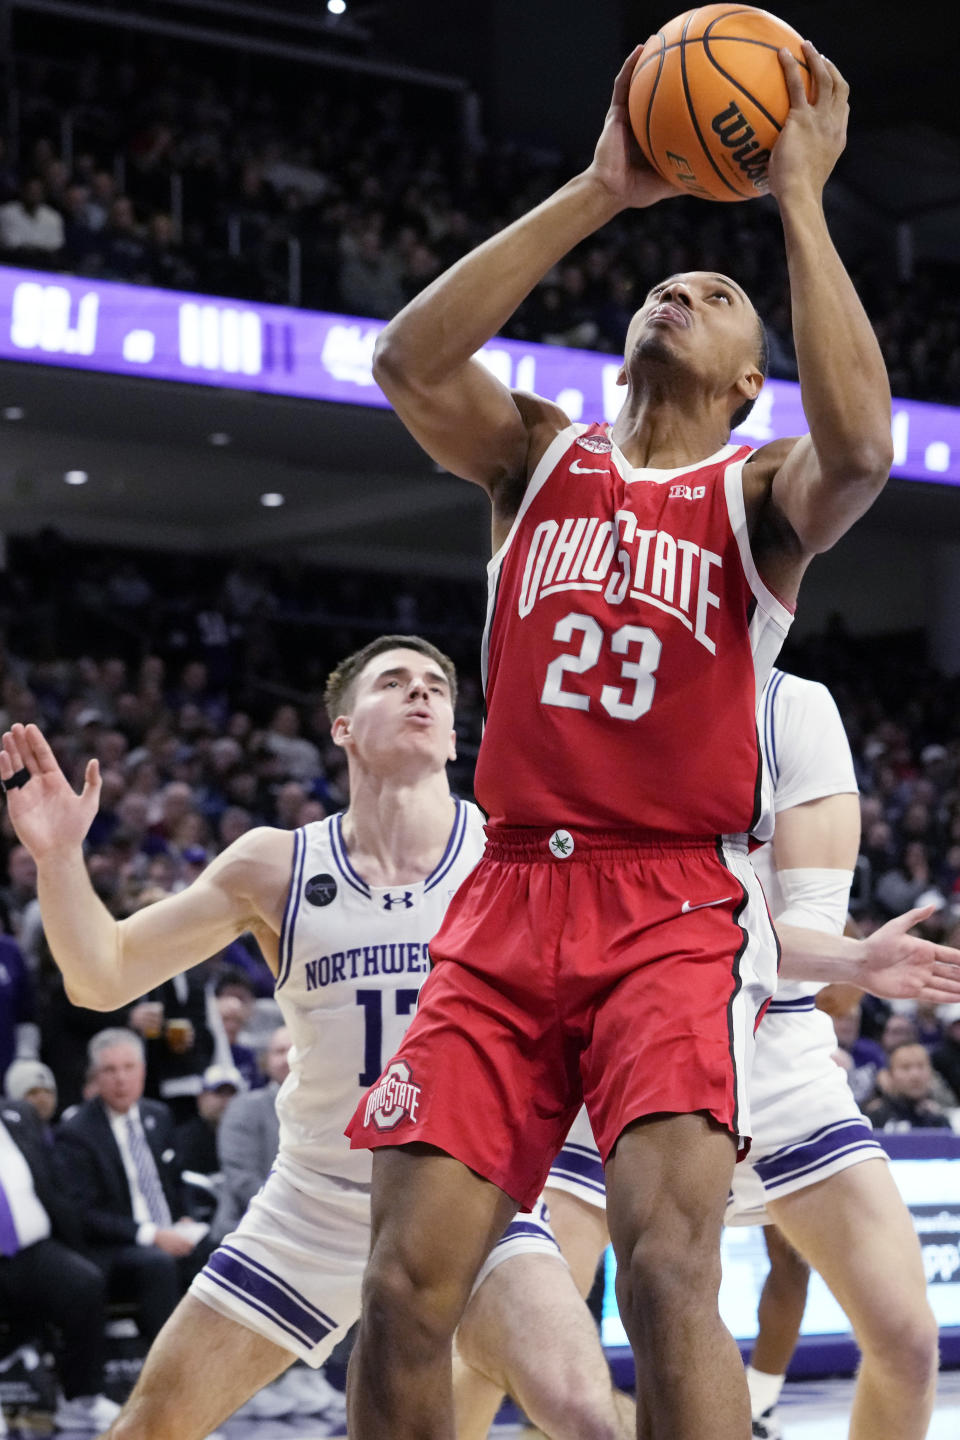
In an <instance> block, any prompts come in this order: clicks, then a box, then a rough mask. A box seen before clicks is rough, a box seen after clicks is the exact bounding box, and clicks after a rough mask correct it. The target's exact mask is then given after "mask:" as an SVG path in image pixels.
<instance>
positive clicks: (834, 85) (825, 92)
mask: <svg viewBox="0 0 960 1440" xmlns="http://www.w3.org/2000/svg"><path fill="white" fill-rule="evenodd" d="M803 53H804V56H805V57H806V61H807V64H808V65H809V67H810V75H811V78H812V80H813V88H812V94H811V98H810V99H809V100H808V99H807V93H806V90H805V89H804V84H803V73H802V71H801V68H800V66H799V64H798V63H797V61H796V60H795V59H794V57H793V55H791V53H790V51H789V50H781V51H780V64H781V65H782V67H783V74H784V78H785V79H786V82H787V91H788V93H789V96H790V112H789V114H788V115H787V118H786V121H785V123H784V126H783V129H782V131H781V132H780V135H779V137H778V139H777V143H776V144H775V145H774V147H773V152H772V154H771V156H770V166H769V169H768V172H767V177H768V183H769V187H770V194H771V195H775V196H776V198H777V200H783V199H784V198H785V197H786V196H787V194H788V192H790V191H792V190H794V189H796V190H799V191H808V192H810V193H814V194H816V195H818V196H819V194H820V192H821V191H822V190H823V187H824V185H825V184H826V182H827V179H828V177H829V175H830V172H831V171H832V170H833V167H834V165H836V163H837V160H838V159H839V158H840V156H841V154H842V153H843V148H844V146H845V145H846V143H847V120H848V118H849V115H850V106H849V104H848V100H849V95H850V86H849V85H848V84H847V82H846V80H844V78H843V76H842V75H841V74H840V71H839V70H838V69H837V67H836V65H834V64H833V62H832V61H830V60H827V59H825V58H824V56H822V55H821V54H820V52H819V51H818V50H817V49H816V47H815V46H813V45H811V43H810V41H809V40H804V42H803Z"/></svg>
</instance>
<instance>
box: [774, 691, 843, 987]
mask: <svg viewBox="0 0 960 1440" xmlns="http://www.w3.org/2000/svg"><path fill="white" fill-rule="evenodd" d="M757 725H758V728H759V730H760V743H761V749H762V751H763V765H764V772H765V783H766V784H768V785H769V786H770V788H771V789H772V793H773V808H774V813H775V814H779V813H780V811H781V810H790V809H791V808H792V807H793V806H794V805H802V804H804V802H805V801H807V800H821V799H823V797H824V796H825V795H851V794H852V795H856V794H857V792H858V790H859V786H858V785H857V777H856V773H855V771H854V768H853V756H852V755H851V753H850V742H849V741H848V740H847V735H846V731H845V730H844V728H843V721H842V720H841V719H840V712H839V710H838V709H837V706H836V702H835V700H834V698H833V696H832V695H831V694H830V691H829V690H828V689H827V687H826V686H825V685H819V684H818V683H817V682H816V681H814V680H801V679H800V678H799V676H797V675H788V674H786V672H785V671H783V670H777V669H776V668H775V669H774V670H773V671H772V672H771V675H770V679H769V680H768V681H767V683H766V685H765V686H764V688H763V692H762V694H761V696H760V704H759V705H758V707H757ZM750 859H751V861H752V862H753V868H754V870H756V872H757V875H758V876H759V878H760V883H761V885H762V886H763V891H764V894H765V895H766V897H767V904H768V905H769V906H770V913H771V915H772V916H773V918H774V920H776V918H777V916H778V915H779V914H780V913H781V911H782V910H783V909H784V908H785V907H784V902H783V894H782V892H781V890H780V885H779V882H778V880H777V872H776V869H775V867H774V863H773V846H772V845H771V844H769V843H768V844H766V845H761V846H760V848H759V849H758V850H755V851H754V852H753V854H752V855H751V856H750ZM820 988H821V986H820V985H818V984H816V983H811V982H807V981H795V980H785V981H783V982H782V983H781V984H780V985H779V986H778V987H777V993H776V996H775V1002H776V1004H777V1005H778V1007H779V1006H780V1005H782V1004H783V1003H784V1002H787V1001H790V1000H798V1001H799V1000H800V999H801V998H802V997H804V996H807V995H812V994H815V993H816V991H817V990H819V989H820Z"/></svg>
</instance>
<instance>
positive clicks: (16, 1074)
mask: <svg viewBox="0 0 960 1440" xmlns="http://www.w3.org/2000/svg"><path fill="white" fill-rule="evenodd" d="M3 1090H4V1094H5V1095H6V1098H7V1099H8V1100H25V1101H26V1102H27V1104H28V1105H31V1106H32V1107H33V1109H34V1110H35V1112H36V1114H37V1117H38V1119H39V1121H40V1124H41V1125H42V1126H43V1127H44V1134H45V1135H46V1136H47V1138H48V1139H52V1138H53V1134H52V1131H51V1130H50V1124H51V1122H52V1120H53V1117H54V1115H56V1113H57V1082H56V1080H55V1079H54V1078H53V1071H52V1070H51V1069H50V1066H49V1065H44V1064H43V1062H42V1061H40V1060H14V1062H13V1064H12V1065H11V1066H10V1068H9V1069H8V1071H7V1073H6V1075H5V1076H4V1079H3Z"/></svg>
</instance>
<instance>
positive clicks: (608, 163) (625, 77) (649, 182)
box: [588, 45, 680, 209]
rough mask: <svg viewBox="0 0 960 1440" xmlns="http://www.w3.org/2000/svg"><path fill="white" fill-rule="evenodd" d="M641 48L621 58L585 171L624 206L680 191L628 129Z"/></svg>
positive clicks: (654, 201)
mask: <svg viewBox="0 0 960 1440" xmlns="http://www.w3.org/2000/svg"><path fill="white" fill-rule="evenodd" d="M642 50H643V46H642V45H638V46H637V48H636V50H634V51H633V52H632V53H631V54H630V55H628V56H627V58H626V60H625V61H624V64H623V68H622V69H621V71H620V74H619V75H618V76H617V78H616V80H615V81H614V84H613V98H612V99H611V101H610V109H609V110H608V111H607V118H606V119H605V120H604V122H603V130H602V131H601V133H600V139H599V140H598V141H597V148H596V151H595V153H594V156H593V161H592V163H591V165H590V168H589V171H588V174H591V175H593V176H594V178H595V179H597V180H599V181H600V182H601V184H603V185H604V186H605V187H606V189H608V190H609V191H610V192H611V194H612V195H614V196H615V197H616V199H617V200H619V201H620V203H621V205H622V206H623V207H624V209H626V208H627V207H628V206H634V207H643V206H647V205H655V204H656V203H657V201H658V200H666V199H668V198H669V197H670V196H671V195H678V194H679V193H680V192H679V191H678V190H677V189H676V188H675V187H674V186H673V185H669V184H668V183H667V181H666V180H664V179H663V178H662V177H661V176H660V175H658V174H657V172H656V170H654V168H653V166H652V165H651V164H650V163H649V162H648V160H647V159H646V157H645V155H644V153H643V151H642V150H641V149H640V146H639V145H638V144H637V142H636V139H635V137H634V134H633V130H632V129H631V128H630V115H629V112H628V109H627V97H628V96H629V94H630V80H631V78H632V76H633V72H634V70H635V68H636V64H637V61H638V60H639V59H640V54H641V52H642Z"/></svg>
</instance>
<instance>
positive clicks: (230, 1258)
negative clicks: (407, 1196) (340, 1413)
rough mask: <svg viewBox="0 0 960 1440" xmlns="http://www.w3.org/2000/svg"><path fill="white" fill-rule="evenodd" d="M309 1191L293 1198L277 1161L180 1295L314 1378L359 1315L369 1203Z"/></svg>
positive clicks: (335, 1191)
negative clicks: (277, 1348) (261, 1339)
mask: <svg viewBox="0 0 960 1440" xmlns="http://www.w3.org/2000/svg"><path fill="white" fill-rule="evenodd" d="M311 1187H312V1189H313V1191H314V1192H315V1193H313V1194H309V1195H308V1194H306V1193H305V1192H304V1191H303V1190H299V1189H297V1188H296V1186H294V1185H292V1184H291V1183H290V1180H289V1178H288V1177H287V1175H286V1174H285V1173H284V1170H283V1162H282V1161H278V1167H277V1169H275V1170H273V1171H272V1172H271V1174H270V1176H269V1177H268V1179H267V1182H266V1184H265V1185H264V1186H263V1189H262V1190H260V1192H259V1193H258V1194H257V1195H255V1196H254V1197H253V1199H252V1200H251V1202H250V1205H249V1208H248V1209H247V1213H246V1214H245V1215H244V1217H243V1219H242V1220H241V1221H240V1224H239V1225H238V1226H237V1228H236V1230H234V1231H232V1232H231V1233H230V1234H229V1235H227V1236H226V1238H225V1239H224V1240H223V1241H222V1243H221V1245H220V1247H219V1248H218V1249H217V1250H216V1251H214V1253H213V1254H212V1255H211V1256H210V1259H209V1260H208V1261H207V1263H206V1265H205V1266H204V1267H203V1269H202V1270H201V1271H200V1273H199V1275H197V1276H196V1278H195V1279H194V1281H193V1284H192V1285H191V1286H190V1293H191V1294H192V1295H195V1296H196V1297H197V1299H198V1300H202V1301H203V1302H204V1304H206V1305H209V1306H210V1307H211V1308H212V1309H214V1310H216V1311H218V1312H219V1313H220V1314H221V1315H225V1316H226V1317H227V1319H228V1320H236V1321H238V1322H239V1323H240V1324H241V1325H245V1326H246V1327H247V1329H248V1330H255V1331H257V1333H258V1334H260V1335H264V1336H266V1338H267V1339H268V1340H272V1341H273V1342H274V1344H275V1345H281V1346H283V1348H284V1349H285V1350H289V1351H291V1352H292V1353H293V1354H294V1355H297V1356H299V1357H300V1359H302V1360H305V1361H306V1362H307V1364H308V1365H312V1366H313V1367H314V1368H315V1369H316V1368H318V1367H319V1366H321V1365H322V1364H323V1362H324V1361H325V1360H326V1358H327V1356H328V1355H329V1354H330V1352H331V1350H333V1348H334V1346H335V1345H336V1344H337V1342H338V1341H339V1340H342V1339H343V1337H344V1335H345V1334H346V1333H347V1331H348V1330H349V1328H350V1326H351V1325H352V1324H353V1322H354V1321H355V1320H356V1319H357V1318H358V1316H359V1314H360V1287H361V1284H362V1282H363V1272H364V1268H365V1267H366V1263H367V1259H368V1257H369V1254H370V1194H369V1191H368V1190H366V1189H361V1188H358V1187H357V1186H355V1185H350V1184H348V1182H346V1181H343V1182H340V1183H339V1184H338V1183H337V1181H336V1180H335V1179H332V1178H331V1179H330V1180H329V1182H328V1183H327V1184H326V1185H323V1184H322V1182H318V1180H317V1178H316V1177H311Z"/></svg>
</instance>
